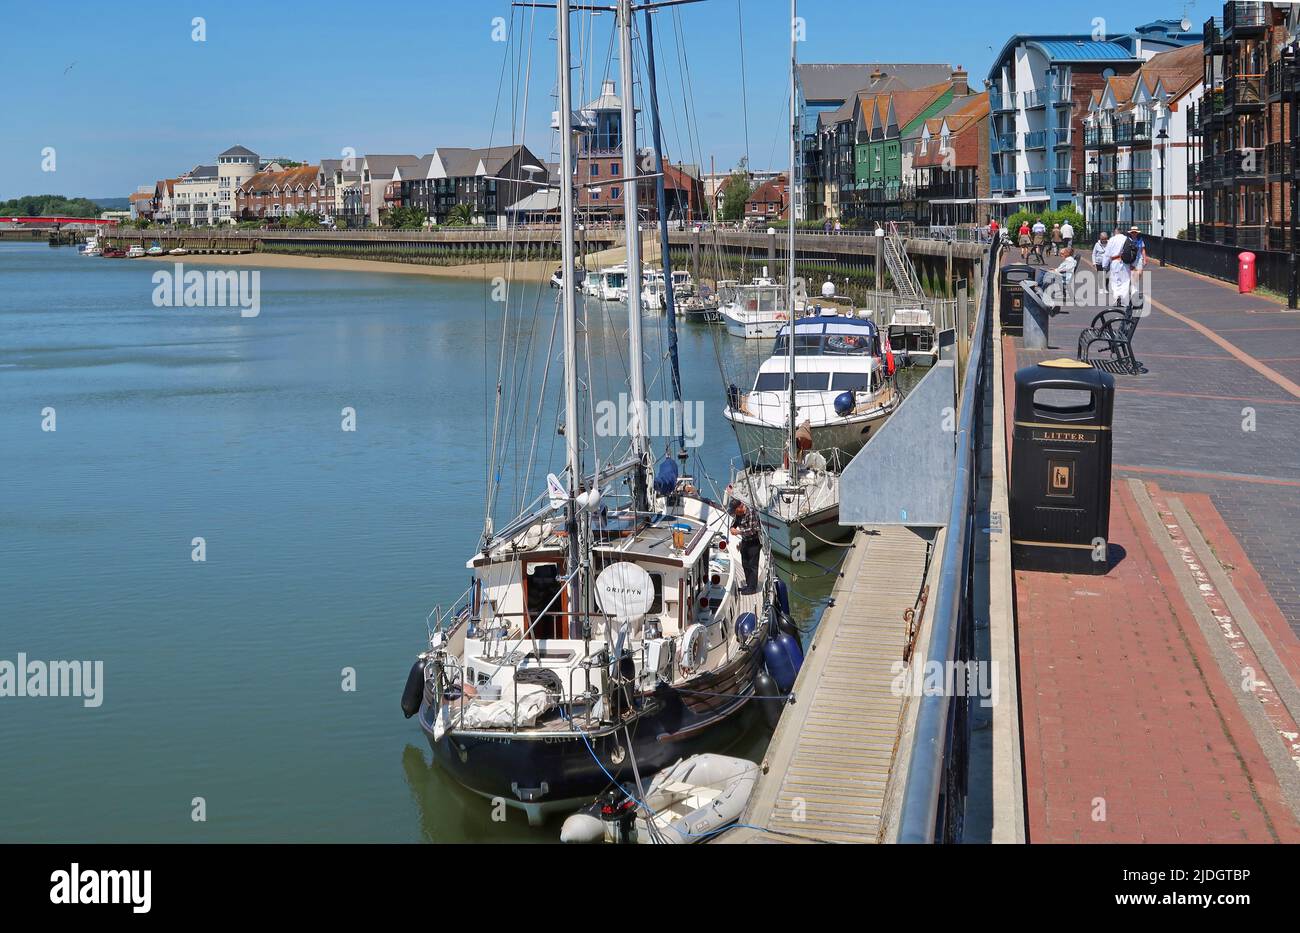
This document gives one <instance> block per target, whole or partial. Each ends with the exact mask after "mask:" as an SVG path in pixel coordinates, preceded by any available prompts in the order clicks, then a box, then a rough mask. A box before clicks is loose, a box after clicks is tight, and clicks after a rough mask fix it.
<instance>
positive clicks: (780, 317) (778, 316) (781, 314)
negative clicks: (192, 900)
mask: <svg viewBox="0 0 1300 933" xmlns="http://www.w3.org/2000/svg"><path fill="white" fill-rule="evenodd" d="M776 319H777V320H778V321H784V320H785V312H784V311H778V312H776Z"/></svg>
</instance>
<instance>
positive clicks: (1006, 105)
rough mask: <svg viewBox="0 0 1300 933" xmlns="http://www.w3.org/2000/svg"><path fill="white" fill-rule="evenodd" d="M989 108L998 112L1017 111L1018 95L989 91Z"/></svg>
mask: <svg viewBox="0 0 1300 933" xmlns="http://www.w3.org/2000/svg"><path fill="white" fill-rule="evenodd" d="M989 106H991V107H992V108H993V109H994V110H997V111H1005V110H1015V109H1016V95H1015V94H1014V93H1012V94H1005V95H1004V94H1003V93H1002V92H1001V91H989Z"/></svg>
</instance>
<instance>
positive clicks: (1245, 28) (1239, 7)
mask: <svg viewBox="0 0 1300 933" xmlns="http://www.w3.org/2000/svg"><path fill="white" fill-rule="evenodd" d="M1267 7H1268V4H1266V3H1260V2H1244V3H1243V2H1233V3H1225V4H1224V5H1223V37H1224V38H1225V39H1246V38H1250V37H1257V36H1262V35H1263V34H1264V32H1265V30H1266V29H1267V28H1268V10H1267Z"/></svg>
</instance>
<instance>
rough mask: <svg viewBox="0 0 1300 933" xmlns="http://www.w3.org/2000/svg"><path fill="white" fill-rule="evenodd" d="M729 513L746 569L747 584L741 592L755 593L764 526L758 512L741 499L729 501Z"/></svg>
mask: <svg viewBox="0 0 1300 933" xmlns="http://www.w3.org/2000/svg"><path fill="white" fill-rule="evenodd" d="M727 514H728V515H730V516H731V531H732V533H733V534H735V535H737V536H738V537H739V538H740V566H741V567H742V568H744V571H745V586H744V588H743V589H742V590H741V591H740V592H742V593H753V592H755V591H756V590H757V589H758V556H759V554H761V553H762V551H763V527H762V525H761V524H760V522H759V518H758V513H757V512H756V511H754V510H753V509H750V508H748V507H746V505H745V503H743V502H741V501H740V500H739V499H732V500H731V501H730V502H728V503H727Z"/></svg>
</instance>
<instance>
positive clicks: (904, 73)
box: [799, 62, 952, 103]
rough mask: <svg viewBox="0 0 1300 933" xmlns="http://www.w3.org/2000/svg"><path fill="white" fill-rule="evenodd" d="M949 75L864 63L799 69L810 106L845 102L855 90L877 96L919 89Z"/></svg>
mask: <svg viewBox="0 0 1300 933" xmlns="http://www.w3.org/2000/svg"><path fill="white" fill-rule="evenodd" d="M951 74H952V69H951V68H949V66H948V65H946V64H937V63H936V64H905V63H891V62H865V63H862V64H831V63H817V62H809V63H805V64H801V65H799V85H800V87H801V88H802V91H803V98H804V100H806V101H809V102H813V103H826V102H833V101H846V100H849V99H850V98H851V97H853V95H854V93H855V92H857V91H859V90H864V89H865V90H868V91H871V92H880V91H885V90H893V89H897V88H915V87H923V86H925V85H927V84H934V83H935V82H936V81H942V80H943V79H944V78H947V77H948V76H949V75H951Z"/></svg>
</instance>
